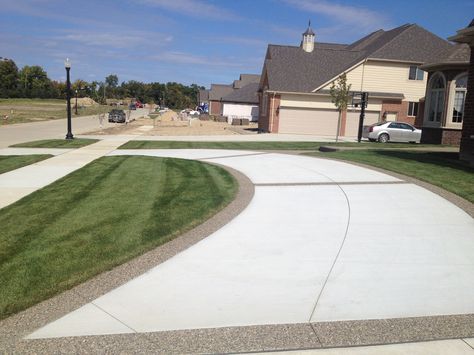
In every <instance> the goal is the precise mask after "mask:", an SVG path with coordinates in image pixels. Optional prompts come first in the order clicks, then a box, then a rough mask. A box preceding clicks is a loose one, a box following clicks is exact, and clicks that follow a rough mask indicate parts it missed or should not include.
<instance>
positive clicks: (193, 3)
mask: <svg viewBox="0 0 474 355" xmlns="http://www.w3.org/2000/svg"><path fill="white" fill-rule="evenodd" d="M138 1H139V2H141V3H143V4H147V5H150V6H156V7H161V8H163V9H166V10H170V11H174V12H179V13H180V14H182V15H187V16H191V17H194V19H195V21H196V25H198V24H199V21H200V18H202V17H204V18H208V19H214V20H221V21H233V20H239V19H240V16H238V15H237V14H235V13H233V12H231V11H229V10H226V9H224V8H221V7H217V6H215V5H212V4H209V3H206V2H204V1H200V0H138ZM220 3H222V2H220Z"/></svg>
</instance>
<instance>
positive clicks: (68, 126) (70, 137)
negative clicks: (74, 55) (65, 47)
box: [64, 58, 74, 139]
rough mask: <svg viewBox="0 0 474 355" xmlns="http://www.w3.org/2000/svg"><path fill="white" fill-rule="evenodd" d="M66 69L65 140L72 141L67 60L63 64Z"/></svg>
mask: <svg viewBox="0 0 474 355" xmlns="http://www.w3.org/2000/svg"><path fill="white" fill-rule="evenodd" d="M64 67H65V68H66V100H67V134H66V139H74V136H73V135H72V129H71V79H70V77H69V71H70V70H71V62H70V61H69V58H67V59H66V61H65V62H64Z"/></svg>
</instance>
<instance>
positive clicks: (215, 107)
mask: <svg viewBox="0 0 474 355" xmlns="http://www.w3.org/2000/svg"><path fill="white" fill-rule="evenodd" d="M209 103H210V108H209V111H210V112H209V113H210V114H211V115H216V116H220V115H221V114H222V103H221V102H220V101H209Z"/></svg>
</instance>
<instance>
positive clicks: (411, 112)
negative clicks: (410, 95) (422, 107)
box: [408, 102, 418, 116]
mask: <svg viewBox="0 0 474 355" xmlns="http://www.w3.org/2000/svg"><path fill="white" fill-rule="evenodd" d="M417 114H418V102H409V103H408V116H416V115H417Z"/></svg>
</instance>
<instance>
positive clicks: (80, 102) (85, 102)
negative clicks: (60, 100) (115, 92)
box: [71, 97, 98, 106]
mask: <svg viewBox="0 0 474 355" xmlns="http://www.w3.org/2000/svg"><path fill="white" fill-rule="evenodd" d="M71 104H72V105H75V104H76V99H75V98H72V99H71ZM95 105H98V103H97V102H95V101H94V100H93V99H91V98H90V97H78V98H77V106H95Z"/></svg>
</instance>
